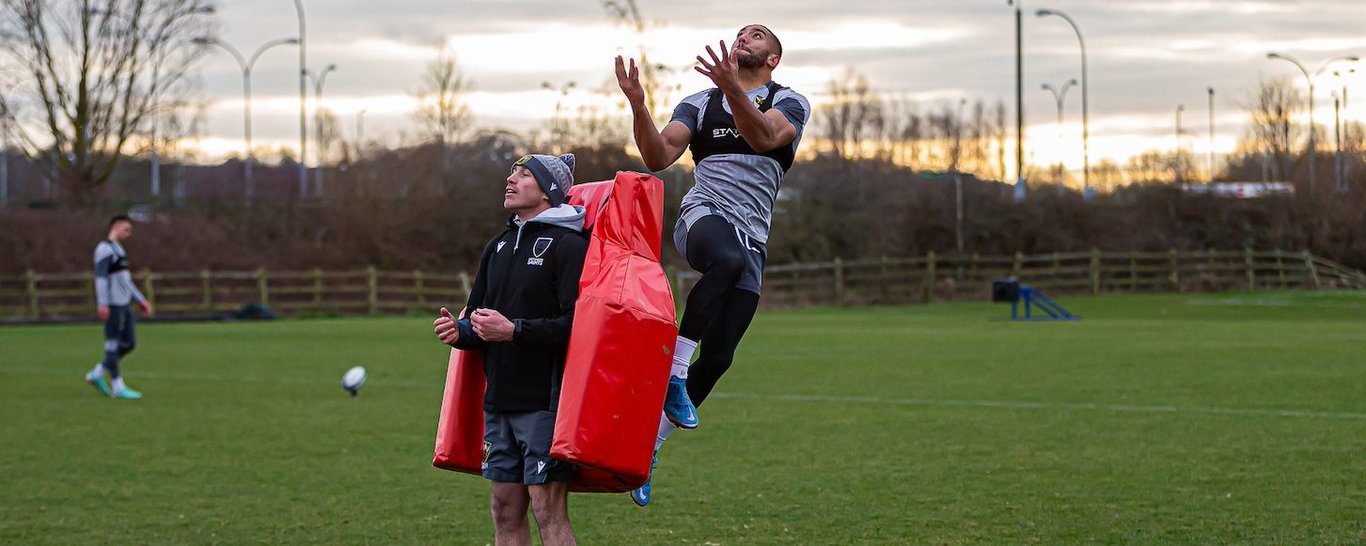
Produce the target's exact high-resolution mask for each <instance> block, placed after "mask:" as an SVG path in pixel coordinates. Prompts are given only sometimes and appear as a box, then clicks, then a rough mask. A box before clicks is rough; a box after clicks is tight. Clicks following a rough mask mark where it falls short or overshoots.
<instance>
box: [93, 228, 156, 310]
mask: <svg viewBox="0 0 1366 546" xmlns="http://www.w3.org/2000/svg"><path fill="white" fill-rule="evenodd" d="M130 269H131V266H129V265H128V254H127V253H126V252H124V251H123V245H120V244H119V243H118V242H116V241H100V244H98V245H96V246H95V301H96V302H97V304H98V305H99V306H100V307H104V306H108V305H128V304H129V303H130V302H132V301H134V300H136V301H138V302H142V301H143V300H146V299H147V298H144V297H142V292H139V291H138V287H137V286H135V285H133V274H132V272H131V271H129V270H130Z"/></svg>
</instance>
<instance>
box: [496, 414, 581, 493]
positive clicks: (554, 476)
mask: <svg viewBox="0 0 1366 546" xmlns="http://www.w3.org/2000/svg"><path fill="white" fill-rule="evenodd" d="M554 436H555V412H553V411H522V412H492V411H486V412H484V462H483V464H482V465H480V469H481V470H482V471H483V474H484V477H485V478H488V479H490V480H493V481H495V482H512V483H521V484H526V485H540V484H543V483H546V482H567V481H570V480H573V479H574V471H575V469H574V465H572V464H570V463H566V462H564V461H557V460H555V459H553V458H551V457H550V442H551V440H552V439H553V438H554Z"/></svg>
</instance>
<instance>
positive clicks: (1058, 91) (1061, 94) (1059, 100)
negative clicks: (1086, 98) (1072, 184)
mask: <svg viewBox="0 0 1366 546" xmlns="http://www.w3.org/2000/svg"><path fill="white" fill-rule="evenodd" d="M1074 85H1077V80H1076V78H1073V79H1071V80H1068V81H1067V83H1064V84H1062V87H1061V88H1058V87H1053V86H1052V84H1047V83H1045V84H1043V90H1044V91H1048V92H1049V93H1052V94H1053V102H1054V103H1056V104H1057V105H1058V149H1059V150H1061V149H1062V140H1063V139H1062V112H1063V104H1064V102H1065V101H1066V100H1067V90H1068V89H1071V88H1072V86H1074ZM1058 163H1060V164H1062V163H1063V162H1062V161H1061V160H1059V161H1058ZM1064 170H1066V166H1065V164H1064ZM1062 186H1063V176H1062V173H1059V174H1058V193H1059V194H1062Z"/></svg>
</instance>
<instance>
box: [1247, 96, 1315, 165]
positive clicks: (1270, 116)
mask: <svg viewBox="0 0 1366 546" xmlns="http://www.w3.org/2000/svg"><path fill="white" fill-rule="evenodd" d="M1304 108H1305V99H1304V96H1303V95H1301V94H1300V91H1299V89H1297V88H1296V87H1295V86H1294V85H1292V84H1291V83H1290V80H1289V79H1287V78H1277V79H1271V80H1262V81H1261V82H1260V83H1259V84H1258V87H1257V91H1256V93H1255V94H1254V95H1253V96H1252V103H1251V104H1250V105H1249V106H1248V111H1249V113H1250V114H1251V115H1252V122H1251V124H1249V126H1248V132H1249V135H1248V138H1249V140H1250V141H1251V142H1250V143H1249V145H1248V146H1247V148H1249V149H1250V150H1251V151H1253V152H1256V153H1259V154H1261V155H1262V156H1263V157H1266V158H1268V159H1269V160H1268V161H1267V162H1266V163H1265V164H1266V166H1267V168H1268V169H1269V173H1268V175H1269V177H1270V179H1271V180H1284V179H1286V178H1288V177H1289V176H1290V173H1291V171H1292V170H1293V169H1292V168H1291V167H1290V165H1289V163H1288V162H1289V160H1290V158H1291V154H1292V152H1291V150H1292V149H1293V148H1294V146H1295V143H1296V142H1298V141H1299V140H1300V137H1301V136H1302V135H1305V134H1307V133H1304V128H1303V127H1301V126H1300V125H1298V124H1296V122H1295V121H1294V120H1295V119H1297V118H1298V117H1299V116H1300V113H1301V112H1302V111H1303V110H1304Z"/></svg>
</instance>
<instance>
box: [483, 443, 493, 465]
mask: <svg viewBox="0 0 1366 546" xmlns="http://www.w3.org/2000/svg"><path fill="white" fill-rule="evenodd" d="M490 451H493V442H484V461H483V462H484V465H485V466H487V465H488V463H489V452H490Z"/></svg>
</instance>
